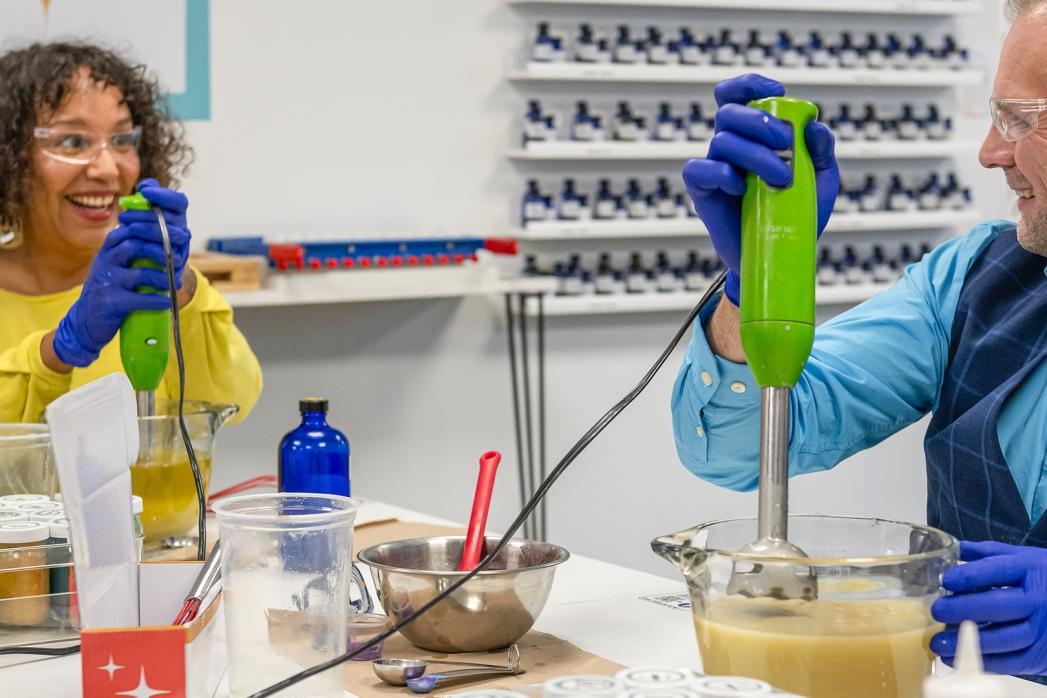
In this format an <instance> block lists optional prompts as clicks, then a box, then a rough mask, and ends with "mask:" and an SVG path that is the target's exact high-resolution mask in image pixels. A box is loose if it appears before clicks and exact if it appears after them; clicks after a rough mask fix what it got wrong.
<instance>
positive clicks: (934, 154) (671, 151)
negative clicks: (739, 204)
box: [509, 139, 979, 161]
mask: <svg viewBox="0 0 1047 698" xmlns="http://www.w3.org/2000/svg"><path fill="white" fill-rule="evenodd" d="M978 145H979V144H978V142H977V141H966V140H965V141H961V140H944V141H931V140H926V139H921V140H914V141H898V140H891V141H880V142H869V141H837V142H836V157H837V158H839V159H841V160H903V159H919V158H946V157H952V156H954V155H963V154H967V153H969V152H971V151H972V150H975V149H977V147H978ZM708 147H709V144H708V142H695V141H674V142H670V143H664V142H663V143H659V142H657V141H643V142H625V141H532V142H530V143H528V144H527V145H526V146H524V147H523V148H518V149H516V150H512V151H510V152H509V157H510V158H512V159H514V160H582V161H589V160H604V161H608V160H677V161H684V160H688V159H690V158H700V157H705V154H706V151H707V150H708Z"/></svg>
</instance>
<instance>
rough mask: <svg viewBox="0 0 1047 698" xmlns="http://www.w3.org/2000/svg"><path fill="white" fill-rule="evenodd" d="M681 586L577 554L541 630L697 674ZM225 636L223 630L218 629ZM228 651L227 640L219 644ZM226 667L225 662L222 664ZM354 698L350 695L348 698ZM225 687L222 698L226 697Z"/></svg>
mask: <svg viewBox="0 0 1047 698" xmlns="http://www.w3.org/2000/svg"><path fill="white" fill-rule="evenodd" d="M394 517H395V518H398V519H400V520H401V521H413V522H418V523H431V524H437V525H454V524H453V522H448V521H445V520H442V519H437V518H434V517H431V516H426V515H424V514H419V513H418V512H413V511H408V510H406V509H401V508H399V507H393V506H389V505H386V504H382V503H379V502H368V503H366V504H365V505H364V507H363V510H362V511H361V514H360V517H358V522H359V523H366V522H368V521H378V520H381V519H385V518H394ZM685 591H686V588H685V586H684V584H683V582H682V580H681V581H680V582H674V581H671V580H667V579H664V578H662V577H656V576H654V575H652V574H647V573H645V572H638V571H636V570H631V569H628V568H625V567H620V566H618V565H612V564H608V563H606V562H600V561H598V560H593V559H591V558H587V557H582V556H580V555H574V556H572V557H571V559H570V560H568V561H567V562H566V563H564V564H563V565H562V566H561V567H560V569H559V570H558V571H557V574H556V582H555V583H554V584H553V589H552V592H551V593H550V596H549V601H548V603H547V605H546V608H545V611H544V612H543V613H542V615H541V617H540V618H539V619H538V622H537V623H536V624H535V628H536V629H538V630H541V631H543V632H547V633H551V634H553V635H556V636H557V637H560V638H563V639H564V640H567V641H568V642H571V643H573V644H575V645H577V646H578V647H580V648H581V649H583V650H586V651H587V652H591V653H593V654H596V655H599V656H601V657H605V658H607V659H610V660H611V661H614V662H618V663H619V664H623V665H625V666H652V665H657V666H675V667H693V668H698V667H699V664H698V648H697V643H696V641H695V637H694V626H693V625H692V623H691V615H690V613H689V612H688V611H684V610H680V609H676V608H669V607H666V606H662V605H659V604H657V603H654V602H652V601H649V600H646V599H643V598H641V597H645V596H662V595H671V594H680V593H684V592H685ZM217 630H218V632H219V634H220V635H222V636H224V628H223V627H222V626H221V625H220V626H219V627H218V628H217ZM216 645H217V646H218V647H221V648H223V651H224V637H223V638H220V641H219V642H218V643H216ZM223 663H224V662H223ZM1008 681H1009V683H1010V684H1011V685H1012V686H1013V688H1012V690H1013V691H1014V692H1013V694H1012V695H1013V698H1025V697H1026V696H1028V697H1029V698H1035V697H1038V696H1047V686H1037V685H1034V684H1031V683H1028V682H1026V681H1021V680H1019V679H1014V678H1008ZM0 693H2V694H3V695H4V696H18V697H19V698H76V697H79V696H80V656H79V655H74V656H69V657H60V658H55V659H42V660H39V661H35V662H30V663H26V664H21V665H18V666H13V667H8V668H5V669H2V670H0ZM346 695H347V696H348V695H349V694H346ZM227 696H228V693H227V692H226V690H225V686H224V685H223V686H221V687H219V691H218V693H217V694H216V698H226V697H227Z"/></svg>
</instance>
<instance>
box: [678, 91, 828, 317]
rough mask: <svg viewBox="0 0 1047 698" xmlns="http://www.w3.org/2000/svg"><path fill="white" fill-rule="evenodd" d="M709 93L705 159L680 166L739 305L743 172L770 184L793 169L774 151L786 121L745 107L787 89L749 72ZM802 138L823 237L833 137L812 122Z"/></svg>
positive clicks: (786, 134)
mask: <svg viewBox="0 0 1047 698" xmlns="http://www.w3.org/2000/svg"><path fill="white" fill-rule="evenodd" d="M713 94H714V95H715V97H716V103H717V105H719V109H718V110H717V112H716V134H715V135H714V136H713V138H712V141H711V142H710V143H709V153H708V155H707V156H706V157H705V158H702V159H697V160H690V161H688V162H687V164H686V165H684V168H683V181H684V184H686V185H687V193H688V194H690V196H691V200H692V201H694V207H695V210H696V211H697V212H698V217H699V218H701V219H702V222H703V223H705V227H706V228H707V229H708V230H709V236H710V237H711V238H712V241H713V246H714V247H715V248H716V252H717V254H719V255H720V259H722V260H723V261H724V264H726V265H727V268H728V272H727V282H726V287H725V292H726V294H727V297H728V298H729V299H730V300H731V302H732V303H734V304H735V305H738V294H739V283H740V278H739V277H740V269H741V253H742V232H741V225H742V224H741V211H742V195H743V194H745V189H746V183H745V173H746V172H753V173H754V174H756V175H757V176H759V177H760V178H762V179H763V180H765V181H766V182H767V183H768V184H770V185H772V186H784V185H786V184H788V183H789V182H790V181H791V179H792V173H791V172H790V171H789V168H788V167H787V166H786V165H785V163H784V162H783V161H782V159H781V158H780V157H778V156H777V155H775V153H774V151H775V150H782V149H784V148H788V147H790V146H792V142H793V132H792V127H791V126H790V125H789V124H788V123H786V122H785V121H782V120H780V119H776V118H774V117H773V116H770V115H769V114H767V113H766V112H764V111H761V110H759V109H753V108H752V107H747V106H745V105H746V104H748V103H749V102H751V101H752V100H754V99H762V98H764V97H781V96H783V95H784V94H785V87H784V86H783V85H782V84H781V83H780V82H778V81H776V80H771V79H770V78H765V77H763V76H762V75H757V74H755V73H749V74H746V75H742V76H740V77H737V78H732V79H730V80H725V81H723V82H721V83H720V84H718V85H717V86H716V89H715V91H714V93H713ZM804 136H805V139H806V142H807V150H808V151H809V152H810V154H811V159H812V160H813V162H814V171H815V180H816V185H817V187H816V188H817V192H818V235H821V234H822V230H824V229H825V224H826V223H827V222H828V220H829V214H831V213H832V210H833V203H834V202H835V201H836V195H837V194H838V193H839V192H840V168H839V167H838V166H837V164H836V156H835V155H834V153H833V148H834V143H835V139H834V138H833V135H832V132H831V131H830V130H829V128H828V127H827V126H826V125H825V124H823V123H821V122H817V121H815V122H811V123H810V124H808V125H807V129H806V131H805V133H804Z"/></svg>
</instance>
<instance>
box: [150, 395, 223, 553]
mask: <svg viewBox="0 0 1047 698" xmlns="http://www.w3.org/2000/svg"><path fill="white" fill-rule="evenodd" d="M238 410H239V408H238V407H237V406H236V405H212V404H210V403H207V402H193V401H187V402H186V403H185V406H184V409H183V412H184V415H185V426H186V429H187V430H188V432H189V440H190V441H192V443H193V450H194V451H195V452H196V460H197V464H198V465H199V466H200V476H201V478H202V479H203V482H204V493H205V494H206V492H207V490H208V487H209V485H210V482H211V452H212V450H213V449H214V439H215V434H217V433H218V430H219V429H220V428H221V427H222V425H223V424H225V423H226V421H227V420H228V419H229V418H230V417H232V416H233V415H234V414H236V413H237V411H238ZM138 442H139V443H138V460H136V461H135V463H134V465H132V466H131V491H132V492H133V493H134V494H137V495H138V496H139V497H141V498H142V502H143V504H144V509H143V511H142V527H143V528H144V529H145V541H146V545H147V546H148V547H156V546H157V545H158V544H159V543H160V542H161V541H162V540H163V539H164V538H168V537H173V536H183V535H185V534H187V533H189V532H190V531H195V528H196V522H197V498H196V483H195V481H194V480H193V471H192V468H191V467H190V465H189V456H188V455H186V451H185V444H184V443H183V441H182V432H181V429H180V428H179V425H178V402H177V401H175V400H157V402H156V415H155V416H151V417H139V419H138Z"/></svg>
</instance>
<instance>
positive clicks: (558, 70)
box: [509, 0, 985, 87]
mask: <svg viewBox="0 0 1047 698" xmlns="http://www.w3.org/2000/svg"><path fill="white" fill-rule="evenodd" d="M933 1H939V0H933ZM941 1H948V0H941ZM751 70H754V69H753V68H746V67H744V66H687V65H649V64H644V65H620V64H614V63H535V62H531V63H528V64H527V65H525V66H524V67H523V68H520V69H517V70H513V71H511V72H510V74H509V79H510V80H517V81H569V82H642V83H682V84H687V83H692V84H701V85H710V84H715V83H718V82H720V81H722V80H726V79H728V78H732V77H736V76H737V75H738V74H739V73H742V72H747V71H751ZM755 70H758V71H759V72H761V73H763V74H765V75H767V76H768V77H772V78H774V79H776V80H779V81H781V82H783V83H785V84H786V85H855V86H883V87H949V86H954V85H973V84H977V83H980V82H982V81H983V80H984V78H985V76H984V73H983V72H982V71H980V70H973V69H966V70H899V69H892V68H885V69H883V70H868V69H865V70H859V69H854V70H843V69H838V68H777V67H773V66H772V67H766V68H757V69H755Z"/></svg>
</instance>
